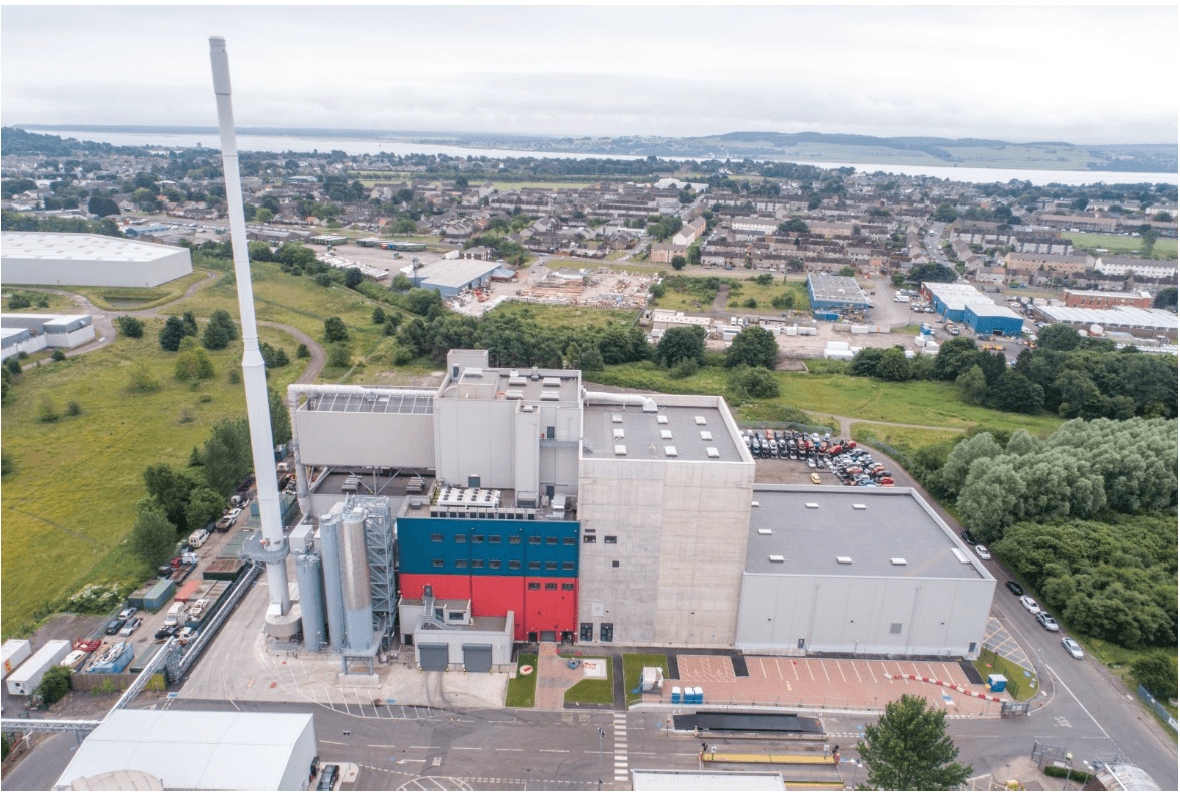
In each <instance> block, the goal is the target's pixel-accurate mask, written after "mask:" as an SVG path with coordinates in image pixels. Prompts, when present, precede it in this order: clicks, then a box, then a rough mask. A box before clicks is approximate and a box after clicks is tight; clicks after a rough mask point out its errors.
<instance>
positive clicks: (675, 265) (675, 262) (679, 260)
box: [672, 256, 688, 271]
mask: <svg viewBox="0 0 1180 792" xmlns="http://www.w3.org/2000/svg"><path fill="white" fill-rule="evenodd" d="M686 264H688V259H686V258H685V257H684V256H673V257H672V269H674V270H677V271H680V270H682V269H684V267H685V265H686Z"/></svg>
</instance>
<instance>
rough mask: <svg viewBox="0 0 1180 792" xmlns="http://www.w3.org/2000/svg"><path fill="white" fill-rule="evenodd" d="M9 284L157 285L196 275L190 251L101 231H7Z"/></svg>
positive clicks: (2, 267)
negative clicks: (104, 234)
mask: <svg viewBox="0 0 1180 792" xmlns="http://www.w3.org/2000/svg"><path fill="white" fill-rule="evenodd" d="M2 245H3V254H2V257H3V261H2V262H0V271H2V272H3V275H2V276H0V280H2V282H3V283H4V284H5V285H14V284H22V285H44V286H50V285H52V286H62V285H68V286H159V285H160V284H161V283H167V282H168V281H173V280H176V279H177V278H183V277H184V276H185V275H190V274H192V271H193V262H192V256H190V255H189V251H188V250H187V249H185V248H180V247H169V246H167V245H156V244H152V243H150V242H134V241H131V240H127V239H119V238H117V237H108V236H100V235H98V234H51V233H41V232H26V231H5V232H4V234H3V237H2Z"/></svg>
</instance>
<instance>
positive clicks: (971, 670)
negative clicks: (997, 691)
mask: <svg viewBox="0 0 1180 792" xmlns="http://www.w3.org/2000/svg"><path fill="white" fill-rule="evenodd" d="M959 668H961V669H963V675H964V676H966V677H967V681H968V682H970V683H971V684H972V685H982V684H983V677H981V676H980V675H979V671H977V670H976V669H975V666H973V665H971V661H970V660H960V661H959Z"/></svg>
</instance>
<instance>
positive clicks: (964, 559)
mask: <svg viewBox="0 0 1180 792" xmlns="http://www.w3.org/2000/svg"><path fill="white" fill-rule="evenodd" d="M951 552H952V553H954V554H955V558H957V559H959V563H960V564H970V563H971V559H970V558H968V557H967V554H966V553H964V552H963V551H962V550H960V549H959V548H957V547H952V548H951Z"/></svg>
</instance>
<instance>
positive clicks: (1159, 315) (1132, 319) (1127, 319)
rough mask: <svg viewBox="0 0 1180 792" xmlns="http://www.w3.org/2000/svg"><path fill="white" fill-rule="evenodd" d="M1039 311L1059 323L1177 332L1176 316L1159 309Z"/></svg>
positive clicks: (1049, 308) (1050, 308)
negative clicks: (1081, 323) (1083, 323)
mask: <svg viewBox="0 0 1180 792" xmlns="http://www.w3.org/2000/svg"><path fill="white" fill-rule="evenodd" d="M1036 309H1037V310H1038V311H1040V312H1041V313H1043V314H1044V315H1045V316H1048V317H1049V318H1050V319H1053V320H1054V321H1057V322H1085V323H1087V324H1096V325H1102V327H1104V328H1106V327H1145V328H1151V329H1156V330H1175V329H1176V327H1177V320H1176V314H1174V313H1171V312H1169V311H1161V310H1160V309H1158V308H1136V307H1134V306H1131V305H1124V306H1121V307H1118V308H1065V307H1057V306H1049V305H1045V306H1037V308H1036Z"/></svg>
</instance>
